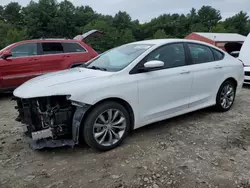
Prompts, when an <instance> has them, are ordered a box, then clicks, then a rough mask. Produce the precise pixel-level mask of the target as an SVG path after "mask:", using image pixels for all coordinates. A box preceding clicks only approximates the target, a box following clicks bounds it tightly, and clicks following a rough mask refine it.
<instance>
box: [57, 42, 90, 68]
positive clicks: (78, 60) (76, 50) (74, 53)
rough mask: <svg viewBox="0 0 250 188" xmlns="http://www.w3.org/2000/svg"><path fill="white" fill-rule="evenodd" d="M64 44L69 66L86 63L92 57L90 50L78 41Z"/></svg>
mask: <svg viewBox="0 0 250 188" xmlns="http://www.w3.org/2000/svg"><path fill="white" fill-rule="evenodd" d="M62 45H63V49H64V53H65V54H64V55H65V56H66V58H67V62H66V64H67V65H65V66H67V68H69V67H74V66H77V65H80V64H83V63H86V62H87V61H89V60H90V59H91V58H92V56H91V54H90V53H89V52H88V50H87V49H86V48H85V47H84V46H82V45H81V44H79V43H77V42H63V43H62Z"/></svg>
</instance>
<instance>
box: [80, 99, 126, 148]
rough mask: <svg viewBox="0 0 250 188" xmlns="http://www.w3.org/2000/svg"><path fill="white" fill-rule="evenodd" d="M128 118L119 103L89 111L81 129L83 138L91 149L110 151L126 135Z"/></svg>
mask: <svg viewBox="0 0 250 188" xmlns="http://www.w3.org/2000/svg"><path fill="white" fill-rule="evenodd" d="M129 127H130V117H129V114H128V112H127V110H126V109H125V108H124V107H123V106H122V105H121V104H119V103H116V102H105V103H101V104H99V105H97V106H96V107H95V108H94V109H92V110H91V112H90V114H89V115H88V117H87V118H86V121H85V123H84V127H83V138H84V140H85V142H86V143H87V144H88V145H89V146H90V147H92V148H95V149H98V150H104V151H105V150H110V149H113V148H115V147H116V146H118V145H119V144H120V143H121V142H122V141H123V139H124V138H125V136H126V135H127V133H128V131H129Z"/></svg>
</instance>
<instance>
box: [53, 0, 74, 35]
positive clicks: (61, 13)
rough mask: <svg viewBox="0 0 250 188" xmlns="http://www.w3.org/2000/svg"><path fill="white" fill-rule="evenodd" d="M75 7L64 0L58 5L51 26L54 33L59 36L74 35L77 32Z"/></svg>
mask: <svg viewBox="0 0 250 188" xmlns="http://www.w3.org/2000/svg"><path fill="white" fill-rule="evenodd" d="M74 14H75V7H74V5H73V4H72V3H71V2H70V1H68V0H64V1H62V2H61V3H60V4H59V5H58V10H57V12H56V16H55V17H52V20H51V23H50V27H51V28H54V32H53V35H55V36H57V37H68V38H72V37H74V35H75V33H76V27H75V26H76V22H75V15H74Z"/></svg>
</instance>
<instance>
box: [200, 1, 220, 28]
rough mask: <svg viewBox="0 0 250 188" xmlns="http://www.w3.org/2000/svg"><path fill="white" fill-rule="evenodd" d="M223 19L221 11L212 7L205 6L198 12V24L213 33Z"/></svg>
mask: <svg viewBox="0 0 250 188" xmlns="http://www.w3.org/2000/svg"><path fill="white" fill-rule="evenodd" d="M221 18H222V17H221V14H220V11H219V10H216V9H214V8H212V7H211V6H203V7H201V9H200V10H198V22H199V23H200V24H203V25H204V27H205V28H206V31H211V30H212V28H213V27H215V26H216V24H217V23H218V22H219V21H220V20H221Z"/></svg>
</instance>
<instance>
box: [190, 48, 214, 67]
mask: <svg viewBox="0 0 250 188" xmlns="http://www.w3.org/2000/svg"><path fill="white" fill-rule="evenodd" d="M188 48H189V50H190V53H191V58H192V60H193V63H194V64H199V63H207V62H211V61H214V55H213V52H212V51H211V49H210V48H209V47H207V46H205V45H199V44H188Z"/></svg>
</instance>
